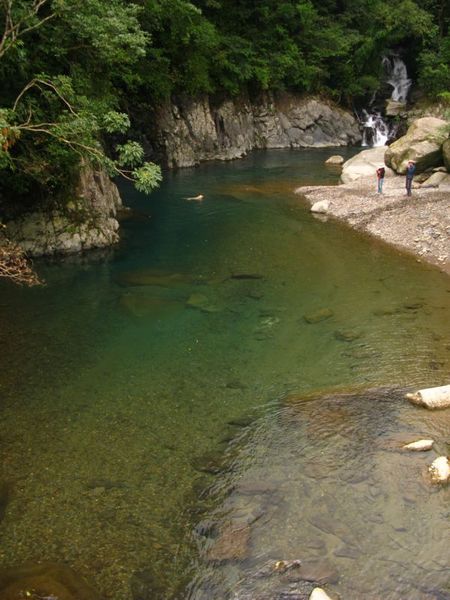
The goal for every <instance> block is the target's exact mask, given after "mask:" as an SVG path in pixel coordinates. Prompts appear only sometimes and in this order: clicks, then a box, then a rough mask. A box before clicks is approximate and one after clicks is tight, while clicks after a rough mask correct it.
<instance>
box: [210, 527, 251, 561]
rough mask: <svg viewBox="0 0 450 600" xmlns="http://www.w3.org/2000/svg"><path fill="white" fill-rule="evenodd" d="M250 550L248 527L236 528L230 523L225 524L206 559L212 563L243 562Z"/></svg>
mask: <svg viewBox="0 0 450 600" xmlns="http://www.w3.org/2000/svg"><path fill="white" fill-rule="evenodd" d="M249 550H250V527H249V526H248V525H240V526H237V525H236V524H235V523H233V522H232V521H230V522H228V523H227V524H225V525H224V526H223V527H222V528H221V530H220V532H219V535H218V537H217V538H216V540H215V543H214V546H213V547H212V548H211V549H210V550H209V552H208V559H209V560H210V561H213V562H224V561H232V560H243V559H245V558H247V557H248V555H249Z"/></svg>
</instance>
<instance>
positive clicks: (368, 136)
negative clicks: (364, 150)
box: [362, 110, 391, 147]
mask: <svg viewBox="0 0 450 600" xmlns="http://www.w3.org/2000/svg"><path fill="white" fill-rule="evenodd" d="M363 127H364V130H363V139H362V146H374V147H375V146H377V147H378V146H385V145H386V142H387V141H388V139H389V138H390V137H391V135H390V133H391V132H390V127H389V125H388V124H387V123H386V122H385V121H384V120H383V117H382V116H381V114H380V113H372V114H369V113H368V112H367V111H366V110H363Z"/></svg>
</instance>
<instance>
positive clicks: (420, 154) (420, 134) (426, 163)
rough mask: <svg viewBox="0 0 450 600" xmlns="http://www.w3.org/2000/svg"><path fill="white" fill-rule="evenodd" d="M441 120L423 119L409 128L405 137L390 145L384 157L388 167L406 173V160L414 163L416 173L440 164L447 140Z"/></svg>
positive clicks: (443, 122) (444, 122) (433, 118)
mask: <svg viewBox="0 0 450 600" xmlns="http://www.w3.org/2000/svg"><path fill="white" fill-rule="evenodd" d="M446 125H448V124H447V122H446V121H444V120H442V119H436V118H435V117H424V118H422V119H417V120H416V121H414V123H413V124H412V125H411V126H410V127H409V129H408V131H407V133H406V135H404V136H403V137H401V138H400V139H398V140H397V141H396V142H394V143H393V144H391V145H390V146H389V148H388V149H387V150H386V154H385V156H384V158H385V162H386V164H387V165H388V167H391V168H392V169H394V171H396V172H397V173H400V174H402V175H403V174H404V173H406V166H407V164H408V160H414V161H416V169H417V173H421V172H422V171H425V170H426V169H428V168H431V167H437V166H439V165H441V164H442V144H443V143H444V141H445V140H446V139H447V138H448V132H447V131H446V129H445V126H446Z"/></svg>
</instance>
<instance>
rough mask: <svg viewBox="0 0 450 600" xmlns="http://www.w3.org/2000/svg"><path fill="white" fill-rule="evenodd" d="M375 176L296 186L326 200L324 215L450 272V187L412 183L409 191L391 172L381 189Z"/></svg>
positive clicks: (313, 198) (312, 199) (310, 197)
mask: <svg viewBox="0 0 450 600" xmlns="http://www.w3.org/2000/svg"><path fill="white" fill-rule="evenodd" d="M376 188H377V183H376V179H375V178H373V177H368V178H361V179H358V180H356V181H353V182H351V183H346V184H342V185H337V186H309V187H300V188H298V189H296V190H295V192H296V193H297V194H299V195H300V196H301V197H303V198H304V199H305V200H306V201H307V202H308V203H309V204H310V205H311V206H312V205H313V204H315V203H316V202H319V201H327V202H328V208H327V210H326V213H325V214H326V216H330V217H334V218H336V219H338V220H340V221H343V222H345V223H347V224H348V225H350V227H352V228H354V229H356V230H358V231H362V232H365V233H368V234H370V235H372V236H374V237H376V238H378V239H381V240H383V241H385V242H387V243H388V244H391V245H394V246H396V247H398V248H400V249H401V250H403V251H406V252H409V253H412V254H414V255H415V256H416V257H417V259H418V260H420V261H423V262H427V263H430V264H433V265H436V266H437V267H439V269H441V270H442V271H444V272H445V273H448V274H449V275H450V186H445V187H444V186H441V187H439V188H436V187H426V185H424V186H422V187H421V186H420V185H419V184H414V186H413V192H412V196H410V197H408V196H407V195H406V192H405V178H404V177H401V176H392V177H387V178H386V179H385V182H384V188H383V194H378V193H377V191H376Z"/></svg>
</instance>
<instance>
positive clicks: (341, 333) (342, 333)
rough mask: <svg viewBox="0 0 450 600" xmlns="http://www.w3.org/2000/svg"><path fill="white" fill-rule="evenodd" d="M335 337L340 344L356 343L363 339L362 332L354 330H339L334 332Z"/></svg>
mask: <svg viewBox="0 0 450 600" xmlns="http://www.w3.org/2000/svg"><path fill="white" fill-rule="evenodd" d="M334 337H335V338H336V339H337V340H339V341H340V342H354V341H355V340H357V339H359V338H360V337H361V332H360V331H354V330H353V329H338V330H336V331H335V332H334Z"/></svg>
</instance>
